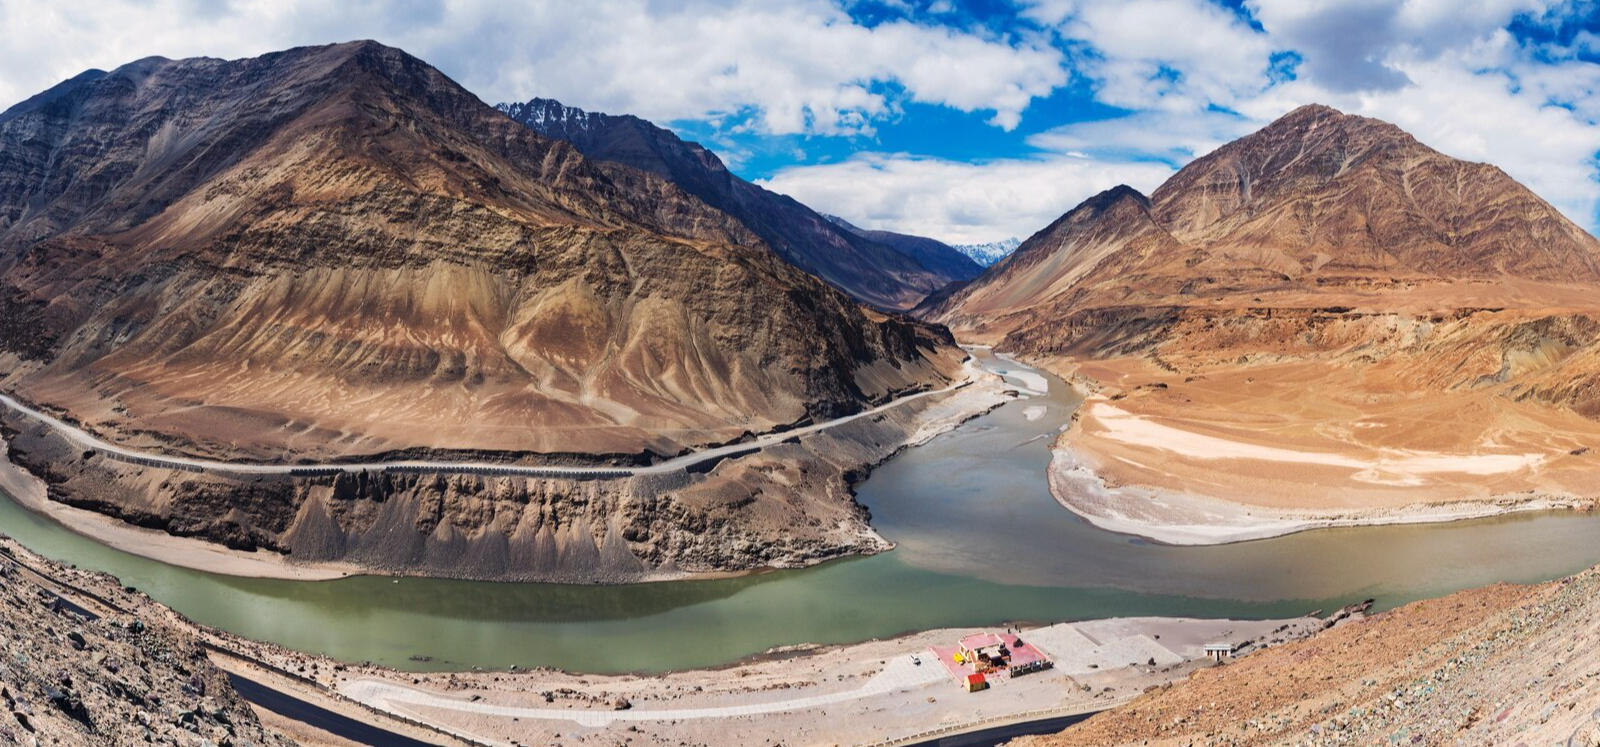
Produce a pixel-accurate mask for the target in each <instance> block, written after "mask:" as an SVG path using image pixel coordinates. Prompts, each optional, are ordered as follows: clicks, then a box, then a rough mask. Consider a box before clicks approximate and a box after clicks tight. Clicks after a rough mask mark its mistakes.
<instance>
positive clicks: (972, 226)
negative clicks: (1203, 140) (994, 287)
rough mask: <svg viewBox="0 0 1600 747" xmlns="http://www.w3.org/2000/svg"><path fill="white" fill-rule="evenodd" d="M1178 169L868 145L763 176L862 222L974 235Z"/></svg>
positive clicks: (1147, 183)
mask: <svg viewBox="0 0 1600 747" xmlns="http://www.w3.org/2000/svg"><path fill="white" fill-rule="evenodd" d="M1171 175H1172V169H1171V168H1169V167H1167V166H1165V165H1163V164H1160V163H1149V162H1147V163H1126V162H1123V163H1118V162H1107V161H1099V160H1095V159H1091V158H1079V157H1071V156H1051V157H1041V158H1036V159H1006V160H998V161H991V162H986V163H965V162H960V161H949V160H944V159H937V158H918V157H915V156H908V155H903V154H863V155H858V156H856V157H853V158H851V159H849V160H846V161H843V162H841V163H834V164H826V165H821V166H796V167H791V168H788V169H784V170H783V171H780V172H778V173H777V174H775V175H774V176H773V177H772V179H770V180H765V181H762V182H760V183H761V184H762V186H765V187H767V188H768V189H771V190H773V191H776V192H781V193H784V194H787V195H789V196H791V197H794V198H795V199H797V200H799V201H801V202H803V203H805V204H807V205H810V206H811V207H813V208H815V209H817V210H819V211H821V212H824V213H831V214H834V215H838V216H841V217H843V218H845V219H846V220H849V221H850V222H851V223H855V224H856V225H858V226H862V227H863V228H874V229H883V230H889V231H898V232H901V233H909V234H914V235H918V236H930V237H933V238H936V239H939V240H941V241H944V242H947V243H952V244H972V243H981V242H986V241H995V240H998V239H1004V238H1009V237H1011V236H1021V237H1026V236H1029V235H1032V234H1033V233H1034V232H1036V231H1038V230H1039V229H1041V228H1044V227H1045V226H1046V225H1048V224H1049V223H1050V222H1051V221H1053V220H1055V219H1056V218H1057V217H1059V216H1060V215H1061V214H1062V213H1064V212H1066V211H1067V210H1070V209H1071V208H1072V207H1073V206H1075V205H1077V204H1078V203H1080V202H1082V201H1083V200H1084V199H1085V198H1087V197H1090V196H1091V195H1093V194H1095V193H1096V192H1100V191H1102V190H1105V189H1109V188H1111V187H1114V186H1116V185H1118V184H1128V185H1131V186H1133V187H1135V188H1137V189H1139V190H1141V191H1145V192H1146V193H1148V191H1149V190H1152V189H1154V188H1155V187H1156V186H1157V185H1159V184H1160V183H1161V182H1162V181H1163V180H1165V179H1166V178H1167V177H1168V176H1171Z"/></svg>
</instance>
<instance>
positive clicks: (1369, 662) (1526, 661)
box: [1012, 570, 1600, 747]
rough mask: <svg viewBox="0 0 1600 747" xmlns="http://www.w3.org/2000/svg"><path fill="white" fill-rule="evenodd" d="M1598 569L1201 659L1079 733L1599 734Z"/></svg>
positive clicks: (1032, 744)
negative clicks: (1215, 663) (1212, 664)
mask: <svg viewBox="0 0 1600 747" xmlns="http://www.w3.org/2000/svg"><path fill="white" fill-rule="evenodd" d="M1597 592H1600V572H1597V571H1595V570H1590V571H1585V572H1583V573H1580V574H1578V575H1576V576H1573V577H1571V578H1567V579H1563V580H1561V581H1556V582H1552V583H1547V584H1540V585H1537V586H1512V585H1506V584H1501V585H1498V586H1492V587H1488V588H1483V589H1475V590H1471V591H1464V592H1460V593H1457V594H1453V595H1451V596H1448V597H1444V598H1442V599H1435V600H1429V601H1424V602H1416V603H1413V604H1410V605H1406V606H1405V607H1402V608H1400V609H1397V610H1394V611H1391V612H1386V613H1382V614H1379V615H1374V616H1371V617H1367V618H1365V619H1359V620H1354V621H1351V622H1349V623H1346V624H1343V625H1340V626H1338V627H1335V628H1333V629H1332V630H1328V631H1325V632H1323V633H1320V634H1318V635H1316V636H1313V637H1311V638H1309V639H1306V640H1303V641H1297V642H1294V643H1289V644H1286V645H1284V646H1280V647H1278V648H1273V649H1269V650H1266V651H1263V652H1259V653H1255V654H1251V655H1249V656H1247V657H1244V658H1241V659H1238V660H1235V661H1230V662H1228V663H1226V664H1225V665H1223V666H1220V667H1216V668H1212V669H1206V670H1201V671H1199V672H1197V673H1195V674H1194V675H1192V676H1191V677H1190V678H1189V679H1188V680H1187V681H1185V682H1181V683H1178V684H1175V685H1172V686H1170V687H1165V688H1154V689H1152V690H1150V691H1148V692H1146V693H1145V695H1144V696H1143V697H1141V698H1139V699H1138V700H1135V701H1134V702H1132V703H1130V704H1128V705H1125V706H1121V707H1118V708H1115V709H1113V710H1111V711H1108V712H1106V713H1103V714H1100V715H1098V716H1095V717H1094V718H1092V719H1090V720H1088V721H1086V722H1084V723H1082V724H1080V725H1077V726H1074V727H1073V728H1071V729H1069V730H1067V731H1066V732H1064V733H1062V734H1060V735H1059V736H1054V737H1041V738H1028V739H1021V740H1017V741H1015V742H1012V744H1013V745H1017V746H1018V747H1047V746H1048V747H1069V746H1070V745H1085V746H1087V745H1095V747H1107V746H1109V745H1135V744H1136V745H1151V746H1152V747H1160V746H1166V745H1185V746H1189V747H1202V746H1207V747H1222V746H1223V745H1236V746H1241V747H1242V746H1244V745H1317V746H1319V747H1320V746H1322V745H1375V744H1382V745H1396V744H1424V745H1461V746H1463V747H1466V746H1468V745H1485V746H1488V745H1530V746H1531V745H1570V746H1571V747H1593V746H1594V745H1600V647H1597V646H1595V645H1594V644H1595V641H1596V637H1597V636H1600V593H1597Z"/></svg>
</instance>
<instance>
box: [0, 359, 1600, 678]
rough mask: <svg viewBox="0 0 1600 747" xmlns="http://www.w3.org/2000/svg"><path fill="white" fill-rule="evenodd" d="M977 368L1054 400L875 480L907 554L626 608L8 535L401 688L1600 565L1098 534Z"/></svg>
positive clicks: (29, 532) (1543, 552)
mask: <svg viewBox="0 0 1600 747" xmlns="http://www.w3.org/2000/svg"><path fill="white" fill-rule="evenodd" d="M979 356H980V359H981V361H982V362H983V364H984V365H985V366H987V367H989V368H990V369H991V370H996V371H1003V372H1005V373H1006V374H1007V375H1008V379H1009V380H1011V381H1012V382H1013V383H1016V384H1017V385H1019V386H1023V387H1032V388H1034V389H1037V388H1038V384H1039V383H1040V382H1044V383H1046V384H1047V385H1048V391H1047V392H1045V393H1042V394H1039V395H1036V396H1032V397H1029V398H1027V399H1022V400H1018V401H1016V402H1012V403H1010V404H1007V405H1005V406H1004V407H1002V408H1000V409H998V410H996V411H995V412H993V413H990V414H989V415H986V416H983V417H980V418H977V419H975V420H972V421H971V422H969V423H967V424H966V425H964V426H962V427H961V428H959V429H957V430H955V431H952V432H951V433H947V434H945V435H943V436H940V437H939V438H937V439H935V440H933V441H932V442H930V443H928V444H926V445H923V446H921V447H917V448H914V449H909V450H907V451H905V452H902V453H901V454H900V455H899V456H897V457H896V458H894V459H893V460H891V461H890V462H888V463H887V464H885V465H883V466H881V467H880V468H879V469H877V470H876V471H874V472H873V474H872V476H871V477H870V478H869V479H868V480H867V481H866V482H864V483H863V484H862V485H861V486H860V487H859V490H858V492H859V495H860V500H861V501H862V503H864V504H865V505H866V506H868V507H869V508H870V509H871V510H872V514H873V525H874V526H875V527H877V528H878V530H879V531H880V532H881V533H882V534H883V535H884V536H886V537H888V538H889V539H891V540H894V541H895V542H896V543H898V548H897V549H896V550H895V551H894V552H890V553H887V554H884V555H880V556H876V557H870V558H859V559H852V560H844V561H837V562H833V563H827V564H824V565H822V566H819V567H816V568H810V569H806V570H799V571H781V572H772V573H763V574H756V575H751V576H743V577H739V578H730V579H720V580H711V581H678V582H668V583H653V584H638V585H628V586H571V585H556V584H499V583H482V582H469V581H449V580H436V579H401V580H399V581H395V580H394V579H389V578H379V577H354V578H346V579H340V580H337V581H281V580H264V579H245V578H235V577H228V576H219V575H214V574H208V573H204V572H201V571H194V570H188V569H183V568H177V567H174V566H169V565H165V564H162V563H159V562H156V561H152V560H146V559H144V558H140V557H136V556H133V555H129V554H126V553H123V552H120V551H117V550H112V549H110V548H106V547H104V546H101V545H99V544H97V543H95V542H93V541H91V540H88V539H86V538H83V537H81V536H78V535H76V534H73V533H71V532H68V531H67V530H65V529H63V528H61V527H59V526H57V525H56V524H54V523H52V522H50V521H48V520H45V519H41V518H39V517H37V516H35V515H33V514H32V513H29V512H28V511H26V510H24V509H22V508H21V507H19V506H17V505H16V504H15V503H13V502H11V500H10V499H9V498H0V531H3V532H4V533H6V534H9V535H11V536H13V537H15V538H16V539H17V540H19V541H20V542H22V543H23V544H24V545H25V546H27V547H29V548H31V549H33V550H34V551H36V552H39V553H41V554H43V555H46V556H48V557H52V558H56V559H58V560H63V561H66V562H70V563H74V564H77V565H79V566H81V567H86V568H93V569H97V570H104V571H109V572H111V573H113V574H116V575H117V576H118V577H120V578H121V579H122V580H123V583H125V584H128V585H132V586H135V587H137V588H139V589H141V590H143V591H145V592H147V593H149V594H150V595H151V596H152V597H154V598H155V599H157V600H160V601H161V602H163V603H166V604H168V605H170V606H171V607H173V608H174V609H177V610H178V611H180V612H182V613H183V614H185V615H188V616H189V617H191V618H193V619H195V620H197V621H200V622H203V623H206V624H209V625H213V626H216V627H219V628H223V629H225V630H229V631H232V632H234V633H237V634H239V635H243V636H247V637H250V638H256V639H261V640H266V641H272V642H275V643H279V644H282V645H285V646H289V647H291V648H295V649H299V650H303V651H311V652H320V653H327V654H329V655H332V656H334V657H337V658H340V659H344V660H347V661H372V662H377V663H382V664H388V665H391V666H395V667H400V668H411V669H464V668H468V667H471V666H483V667H508V666H510V665H513V664H516V665H519V666H522V667H534V666H554V667H561V668H566V669H572V670H577V671H585V672H595V673H613V672H626V671H634V672H652V671H661V670H666V669H683V668H691V667H704V666H715V665H719V664H725V663H728V662H731V661H734V660H737V659H739V658H741V657H745V656H749V655H751V654H756V653H760V652H762V651H765V650H767V649H769V648H772V647H776V646H786V645H793V644H799V643H807V642H810V643H846V642H854V641H861V640H865V639H869V638H877V637H884V636H891V635H895V634H898V633H903V632H907V631H911V630H919V629H928V628H937V627H948V626H965V625H987V624H992V623H1000V622H1009V621H1056V620H1070V619H1088V618H1100V617H1116V616H1125V615H1175V616H1198V617H1223V616H1232V617H1271V616H1287V615H1296V614H1302V613H1306V612H1309V611H1312V610H1316V609H1332V608H1335V607H1338V606H1341V605H1343V604H1346V603H1349V602H1352V601H1360V600H1361V599H1365V598H1369V597H1370V598H1374V599H1376V600H1377V601H1378V605H1379V606H1380V607H1392V606H1395V605H1398V604H1403V603H1405V602H1408V601H1411V600H1415V599H1420V598H1424V597H1430V596H1438V595H1441V594H1446V593H1449V592H1451V591H1454V590H1458V589H1463V588H1468V587H1472V586H1480V585H1484V584H1488V583H1493V582H1496V581H1538V580H1546V579H1552V578H1556V577H1559V576H1562V575H1566V574H1569V573H1572V572H1575V571H1577V570H1580V569H1582V568H1585V567H1588V566H1590V565H1594V564H1596V563H1600V516H1596V515H1593V514H1566V513H1562V514H1555V513H1546V514H1522V515H1516V516H1510V517H1504V518H1497V519H1485V520H1477V521H1467V522H1457V523H1451V524H1439V525H1420V526H1419V525H1412V526H1396V527H1371V528H1353V529H1327V530H1319V531H1314V532H1305V533H1301V534H1296V535H1292V536H1288V537H1281V538H1277V539H1270V540H1261V541H1256V542H1248V543H1242V544H1236V545H1225V546H1220V547H1169V546H1163V545H1157V544H1152V543H1149V542H1145V541H1141V540H1138V539H1134V538H1130V537H1126V536H1122V535H1117V534H1112V533H1109V532H1105V531H1102V530H1099V529H1096V528H1094V527H1092V526H1089V525H1088V524H1085V523H1084V522H1082V521H1080V520H1079V519H1077V517H1075V516H1074V515H1073V514H1071V513H1070V512H1068V511H1067V510H1066V509H1064V508H1062V507H1061V506H1060V505H1059V504H1057V503H1056V502H1055V500H1054V499H1053V498H1052V497H1051V496H1050V492H1049V489H1048V487H1047V486H1046V483H1045V467H1046V465H1047V464H1048V463H1049V460H1050V454H1049V451H1048V445H1049V443H1050V441H1051V439H1053V438H1054V437H1055V435H1056V434H1057V433H1058V432H1059V430H1060V428H1061V427H1062V426H1063V425H1064V424H1065V423H1067V422H1068V418H1069V417H1070V416H1071V413H1072V410H1073V408H1074V407H1076V406H1077V404H1078V401H1079V400H1078V396H1077V395H1076V393H1075V392H1074V391H1073V390H1072V389H1071V388H1069V387H1068V386H1067V385H1066V384H1064V383H1063V382H1061V381H1060V380H1059V379H1055V378H1054V377H1051V376H1049V375H1047V374H1044V373H1042V372H1038V371H1034V370H1033V369H1029V368H1027V367H1025V366H1021V365H1018V364H1015V363H1012V362H1009V361H1006V360H1002V359H998V358H994V357H992V356H990V355H988V354H987V353H983V352H980V353H979ZM1041 407H1042V408H1043V411H1042V413H1041V411H1040V410H1039V409H1037V408H1041ZM413 657H422V658H425V659H426V660H415V659H413Z"/></svg>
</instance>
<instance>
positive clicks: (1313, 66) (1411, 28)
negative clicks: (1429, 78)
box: [1245, 0, 1550, 92]
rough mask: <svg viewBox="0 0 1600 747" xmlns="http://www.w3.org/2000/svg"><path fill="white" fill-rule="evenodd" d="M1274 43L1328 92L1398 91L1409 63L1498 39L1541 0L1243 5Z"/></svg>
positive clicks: (1542, 4)
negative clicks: (1295, 55) (1296, 57)
mask: <svg viewBox="0 0 1600 747" xmlns="http://www.w3.org/2000/svg"><path fill="white" fill-rule="evenodd" d="M1245 5H1246V7H1248V8H1249V9H1250V11H1251V13H1252V14H1253V15H1254V16H1255V17H1256V19H1258V20H1259V21H1260V22H1261V25H1262V26H1263V27H1264V28H1265V29H1266V30H1267V32H1268V33H1269V34H1270V35H1271V36H1272V38H1273V40H1274V41H1275V42H1277V43H1279V44H1282V45H1285V46H1286V47H1290V48H1293V49H1294V50H1295V51H1296V52H1297V53H1299V54H1300V55H1301V56H1302V57H1303V58H1304V60H1305V65H1304V68H1303V70H1302V72H1303V73H1304V75H1306V76H1308V77H1310V78H1311V79H1312V80H1314V81H1316V82H1317V83H1318V84H1320V85H1322V86H1324V87H1326V88H1328V89H1329V90H1332V91H1340V92H1345V91H1363V90H1395V89H1398V88H1401V87H1403V86H1405V85H1407V84H1409V83H1411V82H1412V81H1410V80H1409V79H1408V78H1407V77H1406V75H1405V73H1404V72H1403V71H1402V70H1401V65H1400V63H1401V62H1402V61H1404V60H1406V59H1413V60H1414V59H1431V58H1433V57H1436V56H1438V55H1440V54H1443V53H1446V52H1453V53H1458V54H1459V52H1460V51H1461V50H1463V49H1466V48H1470V47H1472V46H1474V45H1479V44H1482V43H1484V42H1485V41H1487V40H1490V39H1491V38H1492V37H1495V36H1498V35H1501V31H1502V29H1504V28H1505V26H1506V24H1507V23H1510V22H1511V19H1512V18H1514V17H1516V16H1517V15H1519V14H1527V13H1533V14H1543V13H1544V12H1545V11H1546V10H1547V8H1548V6H1549V5H1550V3H1549V2H1547V1H1546V0H1409V1H1408V2H1396V0H1338V1H1337V2H1335V1H1334V0H1247V1H1246V3H1245Z"/></svg>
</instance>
